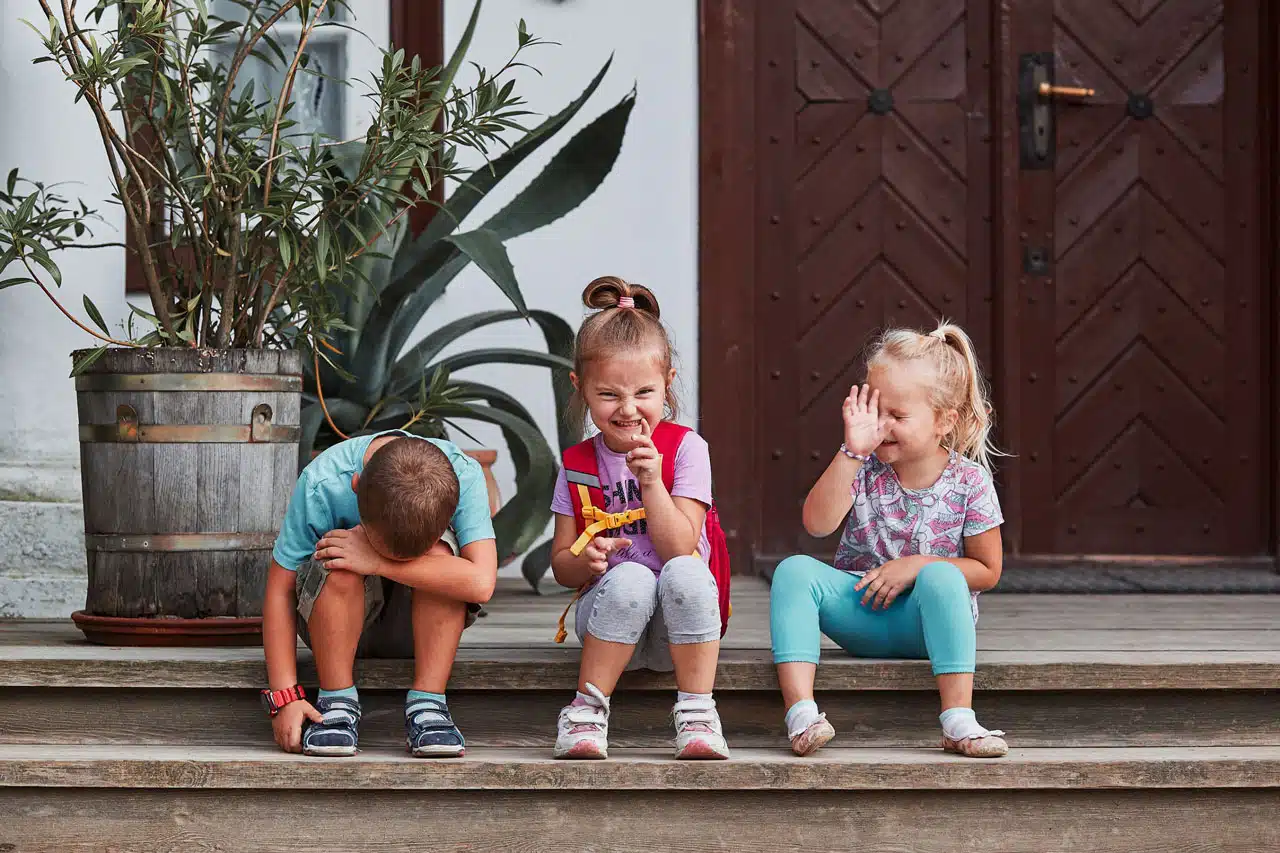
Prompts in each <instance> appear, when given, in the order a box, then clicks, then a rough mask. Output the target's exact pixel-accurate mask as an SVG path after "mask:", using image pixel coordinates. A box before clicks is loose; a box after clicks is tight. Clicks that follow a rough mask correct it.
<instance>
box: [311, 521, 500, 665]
mask: <svg viewBox="0 0 1280 853" xmlns="http://www.w3.org/2000/svg"><path fill="white" fill-rule="evenodd" d="M440 541H441V542H444V543H445V544H446V545H448V546H449V548H450V549H451V550H452V551H453V553H454V554H457V553H458V538H457V536H455V535H454V532H453V531H452V530H446V531H445V534H444V536H442V537H440ZM295 575H296V577H295V578H294V584H295V586H294V590H295V592H296V594H297V598H298V615H299V616H300V617H302V618H301V619H299V620H298V636H299V637H300V638H301V639H302V642H304V643H306V645H307V648H310V647H311V637H310V636H309V635H308V633H307V622H309V621H310V620H311V611H312V609H313V608H314V607H315V604H316V600H317V599H318V598H320V592H321V591H322V590H323V589H324V582H325V581H326V580H328V578H329V569H327V568H325V565H324V564H323V563H322V562H320V561H319V560H306V561H305V562H303V563H302V564H301V565H300V566H298V571H297V572H296V573H295ZM479 612H480V605H478V604H470V603H469V604H467V622H466V627H468V628H470V627H471V625H472V624H474V623H475V621H476V614H478V613H479ZM356 657H358V658H412V657H413V589H412V588H411V587H407V586H405V585H404V584H400V583H396V582H395V581H393V580H388V579H387V578H384V577H379V576H378V575H366V576H365V579H364V629H363V631H362V632H361V634H360V644H359V645H358V646H357V647H356Z"/></svg>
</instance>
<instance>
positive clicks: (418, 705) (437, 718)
mask: <svg viewBox="0 0 1280 853" xmlns="http://www.w3.org/2000/svg"><path fill="white" fill-rule="evenodd" d="M404 728H405V746H406V747H407V748H408V750H409V752H410V753H412V754H413V755H414V756H415V757H417V758H457V757H460V756H462V755H465V754H466V751H467V749H466V741H465V740H463V737H462V732H460V731H458V727H457V726H455V725H454V724H453V717H452V716H451V715H450V714H449V706H448V705H445V704H444V703H443V702H437V701H436V700H434V699H418V700H417V701H415V702H413V703H411V704H410V705H409V706H407V707H406V708H405V709H404Z"/></svg>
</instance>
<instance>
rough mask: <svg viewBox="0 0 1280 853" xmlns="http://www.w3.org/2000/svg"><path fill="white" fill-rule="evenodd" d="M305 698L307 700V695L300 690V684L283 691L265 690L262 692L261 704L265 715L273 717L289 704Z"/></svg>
mask: <svg viewBox="0 0 1280 853" xmlns="http://www.w3.org/2000/svg"><path fill="white" fill-rule="evenodd" d="M305 698H307V693H306V691H305V690H303V689H302V685H301V684H295V685H293V686H292V687H286V688H284V689H283V690H270V689H267V690H263V691H262V704H263V705H264V706H265V707H266V709H267V713H268V714H270V715H271V716H273V717H274V716H275V715H276V714H278V713H279V712H280V709H281V708H283V707H284V706H285V705H288V704H289V703H290V702H297V701H298V700H299V699H305Z"/></svg>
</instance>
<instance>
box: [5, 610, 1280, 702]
mask: <svg viewBox="0 0 1280 853" xmlns="http://www.w3.org/2000/svg"><path fill="white" fill-rule="evenodd" d="M38 624H39V626H40V627H39V628H35V627H31V628H28V634H30V635H33V636H32V639H31V641H30V642H25V643H16V642H11V643H7V644H6V643H0V687H79V688H83V687H126V686H127V687H162V688H173V687H200V688H211V687H224V688H237V687H240V688H257V687H259V686H260V685H262V684H263V683H264V682H265V680H266V665H265V664H264V662H263V658H262V650H261V649H259V648H227V649H219V648H206V649H196V648H191V649H186V648H116V647H110V646H92V645H88V644H87V643H84V642H82V641H80V640H77V639H76V638H75V636H74V634H73V633H72V632H73V630H74V629H71V628H70V627H69V626H64V625H61V624H57V623H38ZM1269 633H1275V634H1277V635H1280V631H1274V632H1269ZM1277 642H1280V640H1278V641H1277ZM578 655H579V650H578V649H576V648H569V647H563V646H555V647H550V648H548V647H537V646H534V647H521V646H495V647H483V646H471V647H464V648H462V649H459V651H458V657H457V660H456V662H455V664H454V668H453V676H452V678H451V679H450V682H449V683H450V688H451V689H455V690H456V689H461V690H522V689H527V688H538V689H552V690H572V689H574V687H575V686H576V685H577V682H578ZM298 672H299V678H300V679H301V680H302V681H303V682H304V683H314V680H315V667H314V666H313V664H312V659H311V652H310V651H308V650H307V649H305V648H299V650H298ZM356 673H357V681H358V683H359V684H360V686H361V687H362V688H366V687H367V688H369V689H372V690H378V689H395V688H400V687H403V686H404V685H406V684H408V683H409V681H410V680H411V678H412V675H413V664H412V662H411V661H407V660H362V661H357V664H356ZM777 685H778V681H777V676H776V674H775V671H774V666H773V663H772V658H771V656H770V653H769V652H768V651H767V650H766V649H726V650H724V651H722V652H721V654H720V662H719V665H718V667H717V669H716V689H717V690H775V689H777ZM817 685H818V688H819V689H821V690H934V689H936V687H935V682H934V679H933V676H932V674H931V673H930V670H929V664H928V662H926V661H915V660H867V659H859V658H852V657H849V656H848V655H845V654H843V653H841V652H826V653H824V655H823V662H822V664H821V665H820V666H819V668H818V682H817ZM975 685H976V687H977V689H979V690H1178V689H1190V690H1258V689H1277V688H1280V648H1276V649H1271V648H1262V649H1257V650H1240V649H1237V648H1229V649H1212V648H1210V649H1204V650H1177V651H1161V650H1145V649H1144V650H1135V651H1113V650H1100V651H1090V650H1078V649H1072V650H1063V651H986V652H980V653H979V655H978V671H977V674H976V676H975ZM623 689H657V690H666V689H672V690H673V689H675V680H674V678H673V677H672V675H671V674H670V673H655V672H648V671H640V672H632V673H627V674H626V675H625V676H624V677H623Z"/></svg>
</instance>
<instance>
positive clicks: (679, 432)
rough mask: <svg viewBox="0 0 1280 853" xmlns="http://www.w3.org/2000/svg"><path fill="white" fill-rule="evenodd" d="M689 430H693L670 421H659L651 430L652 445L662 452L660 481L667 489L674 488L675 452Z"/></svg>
mask: <svg viewBox="0 0 1280 853" xmlns="http://www.w3.org/2000/svg"><path fill="white" fill-rule="evenodd" d="M691 432H693V430H691V429H689V428H688V427H687V426H682V425H681V424H677V423H672V422H671V421H660V422H659V423H658V426H657V427H656V428H654V430H653V446H654V447H655V448H657V450H658V453H660V454H662V482H663V483H665V484H666V487H667V491H671V490H672V489H673V488H675V484H676V453H677V452H678V451H679V450H680V444H681V442H683V441H684V437H685V436H686V435H688V434H689V433H691Z"/></svg>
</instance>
